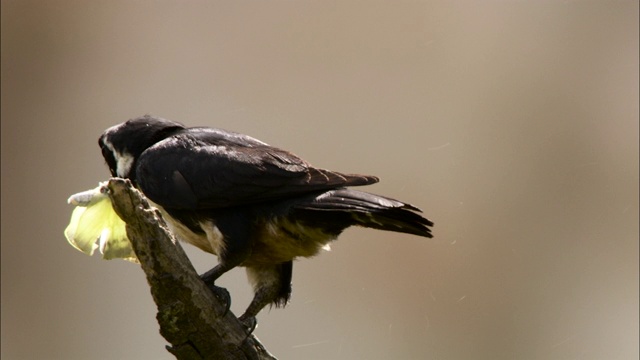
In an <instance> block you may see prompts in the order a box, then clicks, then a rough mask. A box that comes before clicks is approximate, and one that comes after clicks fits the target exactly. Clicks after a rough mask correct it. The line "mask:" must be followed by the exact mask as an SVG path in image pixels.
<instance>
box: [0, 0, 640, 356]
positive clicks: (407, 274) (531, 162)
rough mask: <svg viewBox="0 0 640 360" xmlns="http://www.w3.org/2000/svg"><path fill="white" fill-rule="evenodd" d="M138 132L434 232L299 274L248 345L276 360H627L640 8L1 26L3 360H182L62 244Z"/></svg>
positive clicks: (369, 239)
mask: <svg viewBox="0 0 640 360" xmlns="http://www.w3.org/2000/svg"><path fill="white" fill-rule="evenodd" d="M144 113H152V114H155V115H159V116H163V117H167V118H169V119H173V120H177V121H181V122H184V123H186V124H188V125H192V126H195V125H210V126H217V127H222V128H227V129H232V130H236V131H240V132H244V133H248V134H251V135H253V136H256V137H258V138H260V139H262V140H264V141H266V142H269V143H271V144H273V145H276V146H279V147H283V148H285V149H290V150H293V151H294V152H296V153H297V154H298V155H300V156H302V157H304V158H306V159H307V160H309V161H311V162H312V163H314V164H316V165H318V166H322V167H327V168H331V169H334V170H339V171H348V172H362V173H370V174H375V175H378V176H380V177H381V178H382V182H381V183H380V184H377V185H375V186H371V187H369V190H370V191H372V192H378V193H381V194H386V195H388V196H392V197H396V198H399V199H402V200H405V201H409V202H411V203H414V204H416V205H418V206H420V207H421V208H423V209H424V211H425V214H426V215H427V216H428V217H429V218H431V219H432V220H434V221H435V223H436V227H435V234H436V238H435V239H433V240H426V239H422V238H417V237H412V236H407V235H398V234H394V233H385V232H376V231H373V230H363V229H352V230H349V231H347V232H346V233H345V234H344V235H343V236H342V237H341V239H340V241H338V242H337V243H335V244H334V246H333V251H332V252H331V253H329V254H322V255H321V256H318V257H317V258H315V259H312V260H301V261H298V262H296V265H295V266H294V268H295V271H294V294H293V302H292V303H291V305H290V306H289V308H288V309H286V310H275V309H274V310H272V311H270V312H269V311H265V312H264V313H263V314H261V316H260V317H259V323H260V326H259V328H258V329H257V331H256V333H257V335H258V336H259V337H260V338H261V340H263V342H264V343H265V344H266V345H267V346H268V348H269V349H270V350H271V351H273V352H274V353H275V354H277V355H279V356H280V357H281V358H282V359H392V358H393V359H633V358H637V357H638V2H637V1H610V2H604V1H602V2H584V1H563V2H560V1H529V2H526V1H486V2H482V3H480V2H471V1H468V2H465V1H458V2H417V1H411V2H405V1H402V2H397V1H376V2H373V1H313V2H311V1H295V2H294V1H288V2H284V1H278V2H269V3H266V4H265V3H263V2H248V1H244V2H234V1H190V2H183V1H44V0H42V1H10V0H9V1H5V0H3V1H2V344H1V345H2V359H3V360H4V359H7V360H11V359H170V358H171V356H170V354H169V353H167V352H166V351H165V350H164V348H163V347H164V344H165V342H164V339H163V338H162V337H161V336H160V335H159V334H158V331H157V325H156V322H155V308H154V305H153V303H152V301H151V297H150V294H149V291H148V288H147V285H146V282H145V279H144V277H143V274H142V272H141V271H140V270H139V268H137V267H136V266H135V265H132V264H129V263H125V262H122V261H110V262H107V261H102V260H100V259H99V258H91V257H87V256H85V255H83V254H81V253H79V252H77V251H76V250H74V249H72V248H71V247H70V246H69V245H68V244H67V243H66V240H65V239H64V237H63V234H62V231H63V229H64V227H65V226H66V224H67V222H68V220H69V217H70V214H71V210H72V208H71V207H70V206H69V205H67V204H66V203H65V201H66V198H67V197H68V196H69V195H70V194H72V193H74V192H77V191H81V190H85V189H88V188H91V187H93V186H95V185H96V184H97V182H98V181H100V180H105V179H107V177H108V173H107V170H106V167H105V166H104V164H103V160H102V158H101V155H100V152H99V150H98V147H97V144H96V141H97V137H98V135H99V134H100V133H101V132H102V130H104V129H105V128H107V127H109V126H111V125H114V124H116V123H119V122H121V121H124V120H127V119H128V118H131V117H135V116H138V115H142V114H144ZM189 253H190V254H192V255H193V256H192V257H193V259H194V262H195V263H196V265H197V267H198V269H199V270H200V271H204V270H206V269H208V268H209V267H211V266H212V265H213V263H214V259H213V258H212V257H211V256H207V255H204V254H200V253H199V252H198V251H195V250H193V249H189ZM223 285H224V286H227V287H228V288H229V289H230V291H231V294H232V296H233V299H234V303H233V307H232V309H233V310H235V311H237V312H239V311H242V310H243V309H244V307H245V306H246V305H247V303H248V302H249V299H250V296H251V295H250V289H249V286H248V284H247V282H246V280H245V274H244V271H242V270H235V271H233V272H232V273H230V274H228V275H227V276H225V277H224V280H223Z"/></svg>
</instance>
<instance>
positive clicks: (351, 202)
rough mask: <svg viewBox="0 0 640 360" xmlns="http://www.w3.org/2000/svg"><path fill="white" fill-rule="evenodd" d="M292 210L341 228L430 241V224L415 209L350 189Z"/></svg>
mask: <svg viewBox="0 0 640 360" xmlns="http://www.w3.org/2000/svg"><path fill="white" fill-rule="evenodd" d="M295 207H296V209H298V210H302V211H311V212H313V213H315V214H316V215H321V214H323V213H324V214H325V215H326V217H327V218H334V219H335V221H341V222H342V223H343V224H344V226H343V227H348V226H350V225H359V226H364V227H368V228H374V229H379V230H387V231H395V232H401V233H407V234H413V235H418V236H424V237H429V238H430V237H433V235H432V234H431V229H430V228H429V227H430V226H433V222H431V221H430V220H428V219H426V218H424V217H423V216H421V215H420V214H419V213H420V212H421V210H420V209H418V208H417V207H415V206H413V205H410V204H407V203H403V202H401V201H398V200H394V199H391V198H387V197H384V196H380V195H374V194H370V193H366V192H363V191H357V190H351V189H346V188H345V189H338V190H333V191H328V192H325V193H322V194H320V195H319V196H317V197H315V198H314V199H313V201H310V202H304V203H300V204H296V206H295Z"/></svg>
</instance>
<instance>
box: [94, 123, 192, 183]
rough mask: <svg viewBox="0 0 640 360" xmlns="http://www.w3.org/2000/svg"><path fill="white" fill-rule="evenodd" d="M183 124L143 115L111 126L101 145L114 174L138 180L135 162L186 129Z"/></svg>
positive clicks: (103, 136)
mask: <svg viewBox="0 0 640 360" xmlns="http://www.w3.org/2000/svg"><path fill="white" fill-rule="evenodd" d="M184 128H185V127H184V125H182V124H180V123H177V122H173V121H169V120H165V119H162V118H157V117H153V116H150V115H144V116H141V117H138V118H135V119H131V120H128V121H126V122H123V123H122V124H119V125H115V126H113V127H110V128H108V129H107V130H105V132H104V133H103V134H102V135H101V136H100V139H99V140H98V145H100V149H102V156H103V157H104V159H105V161H106V162H107V165H108V166H109V170H110V171H111V175H112V176H117V177H122V178H128V179H131V180H132V181H133V180H135V162H136V160H137V159H138V157H139V156H140V154H142V152H144V151H145V150H146V149H148V148H149V147H151V146H153V145H154V144H155V143H157V142H159V141H161V140H163V139H166V138H167V137H169V136H171V135H173V134H175V133H176V132H178V131H180V130H182V129H184Z"/></svg>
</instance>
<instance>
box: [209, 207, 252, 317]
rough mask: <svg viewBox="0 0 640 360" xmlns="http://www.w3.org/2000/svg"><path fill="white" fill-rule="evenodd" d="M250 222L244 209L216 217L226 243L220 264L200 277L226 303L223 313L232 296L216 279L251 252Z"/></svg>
mask: <svg viewBox="0 0 640 360" xmlns="http://www.w3.org/2000/svg"><path fill="white" fill-rule="evenodd" d="M249 224H250V221H249V218H248V217H247V216H246V214H245V213H244V212H242V211H237V212H231V213H225V214H221V215H220V216H218V217H216V221H215V226H216V228H217V231H218V232H219V234H221V235H222V238H223V240H222V241H223V244H224V245H223V247H222V251H221V252H220V254H219V255H218V265H216V266H215V267H214V268H213V269H211V270H209V271H207V272H206V273H204V274H202V275H201V276H200V277H201V278H202V280H203V281H204V282H205V284H207V286H208V287H209V288H210V289H211V291H212V292H213V294H214V295H216V297H217V298H218V299H220V300H221V301H223V302H224V303H225V305H226V310H225V313H224V314H223V315H225V314H226V313H227V311H229V307H230V306H231V296H230V295H229V292H228V291H227V289H224V288H221V287H219V286H216V285H215V281H216V280H218V278H219V277H220V276H222V274H224V273H226V272H227V271H229V270H231V269H233V268H234V267H236V266H238V265H240V264H242V262H244V261H245V260H246V259H247V258H248V257H249V255H250V254H251V236H250V234H251V227H250V226H249ZM205 232H207V234H214V233H215V231H211V230H210V231H206V230H205ZM212 237H213V235H212ZM210 241H211V239H210ZM218 241H219V240H218Z"/></svg>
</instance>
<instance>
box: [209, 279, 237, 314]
mask: <svg viewBox="0 0 640 360" xmlns="http://www.w3.org/2000/svg"><path fill="white" fill-rule="evenodd" d="M207 286H208V287H209V289H210V290H211V292H212V293H213V296H215V297H216V298H217V299H218V300H219V301H220V302H222V304H224V312H223V313H222V314H220V316H221V317H222V316H225V315H227V313H228V312H229V308H230V307H231V295H229V291H227V289H225V288H223V287H220V286H215V285H213V284H211V285H209V284H207Z"/></svg>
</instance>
